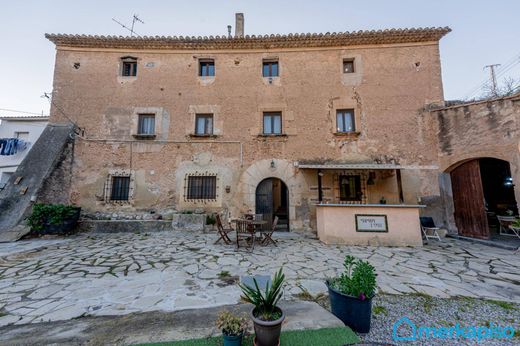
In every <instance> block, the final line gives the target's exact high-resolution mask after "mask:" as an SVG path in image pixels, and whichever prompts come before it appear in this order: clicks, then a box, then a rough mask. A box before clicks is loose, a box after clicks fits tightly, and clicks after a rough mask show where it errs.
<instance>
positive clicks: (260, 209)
mask: <svg viewBox="0 0 520 346" xmlns="http://www.w3.org/2000/svg"><path fill="white" fill-rule="evenodd" d="M255 201H256V203H255V206H256V208H255V213H256V214H262V215H263V218H264V220H266V221H267V224H266V228H269V229H270V228H271V227H272V222H273V220H274V218H275V217H278V225H277V227H276V230H279V231H288V230H289V190H288V189H287V185H286V184H285V183H284V182H283V181H282V180H281V179H278V178H267V179H264V180H262V181H261V182H260V183H259V184H258V186H257V187H256V193H255Z"/></svg>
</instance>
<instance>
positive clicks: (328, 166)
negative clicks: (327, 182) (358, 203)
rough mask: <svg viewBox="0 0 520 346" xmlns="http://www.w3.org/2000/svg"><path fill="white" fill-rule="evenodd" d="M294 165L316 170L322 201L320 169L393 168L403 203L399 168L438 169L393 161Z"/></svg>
mask: <svg viewBox="0 0 520 346" xmlns="http://www.w3.org/2000/svg"><path fill="white" fill-rule="evenodd" d="M294 166H295V167H298V168H300V169H314V170H317V173H318V201H319V203H322V201H323V190H322V182H321V177H322V175H323V173H322V170H353V169H356V170H369V171H371V170H394V171H395V175H396V179H397V189H398V193H399V203H401V204H403V203H404V195H403V184H402V179H401V170H402V169H411V170H423V169H438V166H419V165H415V166H414V165H398V164H393V163H371V162H368V163H337V162H329V163H306V162H299V161H295V162H294Z"/></svg>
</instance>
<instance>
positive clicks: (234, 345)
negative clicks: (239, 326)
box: [222, 333, 244, 346]
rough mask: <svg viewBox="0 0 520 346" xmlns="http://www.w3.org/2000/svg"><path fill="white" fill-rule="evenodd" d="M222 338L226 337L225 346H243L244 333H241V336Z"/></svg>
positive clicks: (224, 335)
mask: <svg viewBox="0 0 520 346" xmlns="http://www.w3.org/2000/svg"><path fill="white" fill-rule="evenodd" d="M222 336H223V337H224V346H241V345H242V337H243V336H244V333H240V334H239V335H226V334H222Z"/></svg>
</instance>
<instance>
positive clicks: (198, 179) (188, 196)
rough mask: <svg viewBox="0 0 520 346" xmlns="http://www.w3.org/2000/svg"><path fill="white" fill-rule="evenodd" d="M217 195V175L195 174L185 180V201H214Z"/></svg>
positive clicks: (187, 176)
mask: <svg viewBox="0 0 520 346" xmlns="http://www.w3.org/2000/svg"><path fill="white" fill-rule="evenodd" d="M217 197H218V195H217V174H214V173H207V172H206V173H201V174H198V173H195V174H189V175H186V176H185V178H184V200H193V201H199V200H200V201H214V200H216V199H217Z"/></svg>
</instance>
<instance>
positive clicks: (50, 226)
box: [28, 203, 81, 234]
mask: <svg viewBox="0 0 520 346" xmlns="http://www.w3.org/2000/svg"><path fill="white" fill-rule="evenodd" d="M80 212H81V208H79V207H75V206H72V205H63V204H43V203H36V204H35V205H33V209H32V214H31V216H29V218H28V224H29V226H31V229H32V231H33V232H35V233H37V234H68V233H71V232H72V231H73V230H74V228H75V227H76V223H77V222H78V219H79V216H80Z"/></svg>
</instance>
